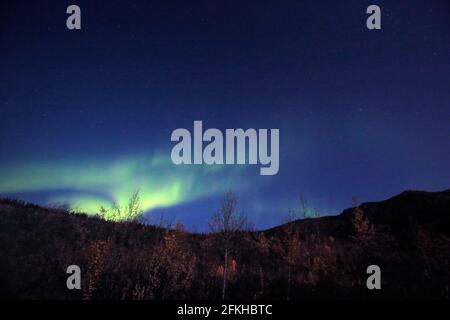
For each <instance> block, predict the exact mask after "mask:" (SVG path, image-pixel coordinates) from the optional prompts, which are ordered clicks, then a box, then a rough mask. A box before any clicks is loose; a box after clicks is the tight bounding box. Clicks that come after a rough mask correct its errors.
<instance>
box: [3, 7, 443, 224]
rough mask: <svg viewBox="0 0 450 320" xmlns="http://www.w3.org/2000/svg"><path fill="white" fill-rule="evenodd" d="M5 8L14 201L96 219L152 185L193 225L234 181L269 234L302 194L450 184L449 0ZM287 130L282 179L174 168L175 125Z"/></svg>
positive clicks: (7, 163)
mask: <svg viewBox="0 0 450 320" xmlns="http://www.w3.org/2000/svg"><path fill="white" fill-rule="evenodd" d="M368 4H369V3H367V4H366V3H361V1H356V0H354V1H348V2H346V3H345V4H343V3H338V2H336V1H286V2H283V4H278V5H277V6H276V7H275V6H273V2H271V1H258V3H257V4H255V3H253V4H252V3H245V4H244V3H242V2H239V1H200V2H196V3H188V2H187V1H173V2H170V3H167V2H166V1H151V2H150V1H133V2H132V3H130V2H128V1H119V0H117V1H108V4H107V5H106V4H104V3H102V2H101V1H95V2H94V1H77V5H79V6H80V8H81V12H82V29H81V30H72V31H69V30H67V28H66V25H65V19H66V17H67V15H66V7H67V5H68V3H62V2H61V1H51V0H46V1H36V2H33V3H29V2H25V1H5V2H4V1H2V3H1V5H0V14H1V17H0V48H1V50H0V83H1V86H0V197H13V198H18V199H22V200H25V201H31V202H35V203H38V204H42V205H50V204H55V203H59V204H67V205H69V206H70V207H71V208H72V209H76V210H78V211H87V212H89V213H95V212H97V210H98V208H99V207H100V206H101V205H109V204H111V203H112V202H117V203H118V204H121V205H123V204H125V203H126V201H127V200H128V198H129V197H130V196H131V194H132V193H133V192H135V191H136V190H139V191H140V196H141V200H142V203H143V206H144V209H145V210H146V211H147V212H149V214H152V213H154V212H159V211H161V210H164V211H165V212H166V213H167V215H168V216H169V217H171V218H180V219H181V220H182V221H183V222H184V223H185V224H186V225H187V226H188V227H192V226H197V227H198V228H200V229H204V228H206V220H207V218H208V217H209V216H210V215H211V214H212V212H213V211H214V210H215V208H217V206H218V205H219V200H220V198H221V197H222V196H223V195H224V193H225V192H226V191H227V190H230V189H231V190H233V191H235V192H236V193H237V195H238V198H239V204H240V207H241V209H242V210H243V211H245V212H246V214H247V215H248V216H249V217H250V219H251V220H252V221H253V222H254V223H255V226H256V227H257V228H263V227H268V226H273V225H276V224H279V223H280V222H282V221H283V219H284V217H285V215H286V213H287V210H288V208H296V207H298V205H299V200H298V199H299V196H300V195H301V194H302V195H304V196H305V197H306V198H308V200H309V203H311V205H312V206H313V207H314V208H317V210H318V211H319V212H320V213H322V214H336V213H339V212H340V211H341V210H342V209H344V208H346V207H349V206H350V205H351V198H352V196H353V195H357V196H358V197H359V199H361V201H375V200H380V199H384V198H386V197H389V196H391V195H393V194H397V193H399V192H401V191H403V190H406V189H422V190H428V191H439V190H443V189H446V188H449V181H450V152H449V150H450V145H449V139H448V137H449V136H450V125H449V120H450V108H449V102H450V90H449V86H450V60H449V56H450V41H449V39H450V10H449V9H450V8H449V4H448V2H447V1H444V0H432V1H425V0H423V1H422V0H420V1H419V0H415V1H410V4H409V5H408V7H407V8H408V9H407V10H405V8H404V7H402V6H401V5H400V4H396V3H392V2H388V1H378V2H377V4H378V5H379V6H380V7H381V9H382V14H383V18H382V25H383V28H382V30H377V31H369V30H367V28H366V27H365V18H366V13H365V10H366V7H367V5H368ZM195 120H201V121H203V123H204V125H205V127H208V128H218V129H220V130H225V129H226V128H243V129H246V128H256V129H259V128H266V129H269V128H279V130H280V148H279V152H280V161H279V172H278V173H277V174H276V175H274V176H261V175H260V174H259V172H258V168H255V167H251V166H247V165H213V166H207V165H192V166H176V165H174V164H173V163H172V162H171V160H170V150H171V148H172V147H173V143H172V142H171V141H170V134H171V132H172V131H173V130H174V129H176V128H191V127H192V123H193V121H195Z"/></svg>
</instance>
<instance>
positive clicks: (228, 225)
mask: <svg viewBox="0 0 450 320" xmlns="http://www.w3.org/2000/svg"><path fill="white" fill-rule="evenodd" d="M236 205H237V198H236V195H235V194H234V193H233V192H231V191H229V192H228V193H227V194H226V195H225V198H224V199H223V200H222V204H221V207H220V209H219V210H217V211H216V212H215V213H214V215H213V216H212V218H211V219H210V221H209V228H210V230H211V231H212V232H214V233H216V234H217V236H218V239H219V242H220V246H221V249H222V250H223V253H224V264H223V283H222V300H224V299H225V293H226V289H227V277H228V260H229V254H230V249H231V245H232V240H233V237H234V236H235V235H236V234H237V233H238V232H239V231H242V230H245V229H246V228H247V226H248V222H247V218H246V217H245V216H244V215H243V214H242V213H239V212H238V211H237V206H236Z"/></svg>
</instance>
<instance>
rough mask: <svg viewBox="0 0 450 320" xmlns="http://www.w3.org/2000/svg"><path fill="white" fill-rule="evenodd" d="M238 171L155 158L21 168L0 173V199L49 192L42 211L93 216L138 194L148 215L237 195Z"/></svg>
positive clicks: (33, 165) (125, 202) (22, 166)
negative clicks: (60, 207)
mask: <svg viewBox="0 0 450 320" xmlns="http://www.w3.org/2000/svg"><path fill="white" fill-rule="evenodd" d="M244 167H245V166H241V167H240V169H238V170H236V168H234V169H233V170H232V171H230V170H229V167H227V166H207V165H199V166H175V165H174V164H172V163H171V161H170V158H165V157H163V156H161V155H155V156H135V157H127V158H121V159H116V160H112V161H92V159H91V160H89V161H60V162H38V163H29V164H26V163H22V164H15V165H10V166H3V167H2V168H1V169H0V176H1V177H2V179H1V180H0V194H11V193H32V192H51V194H52V195H51V196H49V197H48V199H47V204H48V205H50V204H66V205H69V206H70V208H71V209H72V210H76V211H78V212H86V213H89V214H95V213H97V212H98V211H99V208H100V206H105V207H108V206H110V205H111V204H113V203H116V204H117V205H119V206H124V205H126V204H127V202H128V200H129V198H130V197H131V195H132V194H133V193H134V192H136V191H139V196H140V199H141V204H142V208H143V209H144V211H150V210H153V209H156V208H164V207H171V206H175V205H179V204H183V203H187V202H190V201H195V200H198V199H201V198H204V197H207V196H211V195H214V194H217V193H221V192H225V191H226V190H228V189H231V188H233V190H236V189H239V190H242V189H243V188H245V183H243V181H244V179H240V178H239V177H241V176H240V175H239V174H240V173H242V170H243V169H244ZM217 181H220V183H217ZM236 186H238V187H237V188H236Z"/></svg>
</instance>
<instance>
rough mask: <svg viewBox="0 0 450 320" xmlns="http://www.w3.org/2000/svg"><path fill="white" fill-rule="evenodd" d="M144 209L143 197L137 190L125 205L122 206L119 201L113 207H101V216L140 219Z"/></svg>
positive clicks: (128, 219) (115, 219)
mask: <svg viewBox="0 0 450 320" xmlns="http://www.w3.org/2000/svg"><path fill="white" fill-rule="evenodd" d="M143 213H144V210H143V209H142V204H141V198H140V197H139V190H137V191H135V192H134V193H133V194H132V195H131V197H130V199H129V200H128V204H127V205H126V206H125V207H121V206H120V205H118V204H117V203H113V204H112V206H111V208H109V209H106V208H105V207H103V206H102V207H100V210H99V216H100V217H101V218H102V219H105V220H112V221H122V220H124V221H138V219H139V217H141V216H142V214H143Z"/></svg>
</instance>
